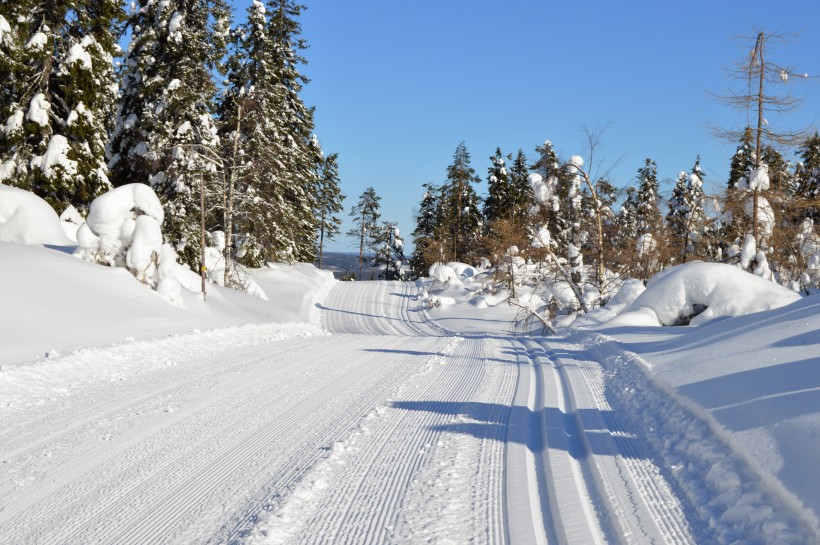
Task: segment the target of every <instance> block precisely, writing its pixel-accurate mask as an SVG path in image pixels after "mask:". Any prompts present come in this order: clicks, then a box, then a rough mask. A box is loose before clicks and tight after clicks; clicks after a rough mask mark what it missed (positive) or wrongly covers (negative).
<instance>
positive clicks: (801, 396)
mask: <svg viewBox="0 0 820 545" xmlns="http://www.w3.org/2000/svg"><path fill="white" fill-rule="evenodd" d="M678 391H679V392H680V393H681V394H683V395H685V396H687V397H689V398H690V399H692V400H693V401H695V402H696V403H698V404H699V405H700V406H702V407H704V408H705V409H709V410H711V411H712V412H713V414H714V415H715V417H716V418H717V419H718V420H719V421H720V423H721V424H722V425H723V426H724V427H726V428H728V429H730V430H732V431H741V430H748V429H752V428H757V427H761V426H767V425H771V424H775V423H777V422H781V421H783V420H784V419H786V418H794V417H798V416H803V415H807V414H813V413H817V412H820V358H807V359H804V360H800V361H795V362H790V363H782V364H778V365H770V366H768V367H762V368H758V369H749V370H747V371H741V372H739V373H732V374H729V375H725V376H721V377H715V378H711V379H707V380H702V381H699V382H693V383H691V384H686V385H684V386H681V387H679V388H678Z"/></svg>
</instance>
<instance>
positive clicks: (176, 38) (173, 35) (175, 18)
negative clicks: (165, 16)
mask: <svg viewBox="0 0 820 545" xmlns="http://www.w3.org/2000/svg"><path fill="white" fill-rule="evenodd" d="M182 20H183V17H182V14H181V13H180V12H178V11H175V12H174V14H173V15H172V16H171V20H170V21H169V22H168V39H169V40H171V41H172V42H181V41H182V33H181V32H180V31H179V29H180V28H182Z"/></svg>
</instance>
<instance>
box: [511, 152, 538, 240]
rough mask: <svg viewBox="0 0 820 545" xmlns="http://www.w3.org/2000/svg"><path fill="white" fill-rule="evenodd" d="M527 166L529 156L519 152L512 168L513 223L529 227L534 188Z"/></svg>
mask: <svg viewBox="0 0 820 545" xmlns="http://www.w3.org/2000/svg"><path fill="white" fill-rule="evenodd" d="M529 171H530V170H529V167H528V166H527V156H526V155H524V150H522V149H520V148H519V150H518V153H517V154H516V156H515V159H513V162H512V166H510V189H511V191H512V198H513V202H512V218H511V219H512V220H513V222H515V223H517V224H519V225H522V226H523V227H524V228H526V227H527V223H528V221H527V220H528V217H529V209H530V205H531V204H532V202H533V194H532V186H531V185H530V182H529V179H528V175H529Z"/></svg>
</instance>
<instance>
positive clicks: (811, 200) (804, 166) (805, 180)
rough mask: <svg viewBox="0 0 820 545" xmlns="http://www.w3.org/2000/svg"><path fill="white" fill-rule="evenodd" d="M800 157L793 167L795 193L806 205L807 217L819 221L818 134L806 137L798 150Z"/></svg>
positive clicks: (819, 148) (819, 169)
mask: <svg viewBox="0 0 820 545" xmlns="http://www.w3.org/2000/svg"><path fill="white" fill-rule="evenodd" d="M798 153H799V155H800V158H801V159H802V160H801V161H800V163H798V165H797V167H796V168H795V175H794V178H795V193H796V195H798V196H799V197H800V198H801V199H802V200H803V201H804V202H805V205H806V209H807V210H806V212H807V217H810V218H812V220H813V221H814V224H815V225H817V224H818V223H820V134H818V133H817V132H815V133H814V136H812V137H810V138H808V139H807V140H806V141H805V142H804V143H803V145H802V146H801V147H800V151H799V152H798Z"/></svg>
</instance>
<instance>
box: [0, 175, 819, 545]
mask: <svg viewBox="0 0 820 545" xmlns="http://www.w3.org/2000/svg"><path fill="white" fill-rule="evenodd" d="M126 187H127V186H126ZM0 188H2V186H0ZM135 192H136V190H133V189H132V190H131V193H130V195H129V194H128V192H125V194H126V196H122V195H118V196H116V197H109V200H110V201H111V204H110V206H108V205H106V206H105V207H103V208H104V209H106V210H107V211H108V212H110V213H109V214H107V215H104V216H105V217H104V218H97V219H95V220H94V221H95V222H97V223H98V224H99V225H109V224H111V225H114V224H116V223H117V221H115V220H116V218H119V221H120V223H119V229H120V232H121V231H122V227H123V225H127V226H128V227H127V229H126V230H127V231H129V232H133V237H134V239H136V238H137V237H145V241H142V242H137V243H136V247H137V248H138V249H139V251H136V250H135V253H134V254H132V255H131V257H130V258H126V259H131V260H132V264H139V265H143V264H146V263H147V264H148V265H149V266H150V265H151V264H152V263H153V261H152V259H149V258H148V257H147V256H148V253H147V251H148V250H151V251H153V249H154V248H156V245H157V239H156V234H157V233H156V231H154V230H153V229H154V226H159V225H160V224H161V217H160V218H159V219H158V218H157V215H158V214H157V213H156V211H153V212H151V211H150V209H151V208H152V203H153V200H152V199H151V198H149V197H147V196H146V195H136V193H135ZM22 193H25V192H22ZM5 196H6V195H5V194H4V195H3V196H2V198H0V211H2V210H4V208H3V206H4V205H5V203H6V202H7V200H8V199H6V198H5ZM40 202H42V201H40ZM129 202H130V203H131V206H132V207H134V206H136V205H137V203H141V204H140V206H144V207H145V208H146V209H147V210H148V211H149V213H147V214H136V215H135V216H134V217H132V216H131V215H130V214H129V213H127V212H126V211H123V210H122V209H121V207H120V206H119V205H120V204H122V203H126V204H127V203H129ZM115 205H116V206H115ZM116 210H119V212H117V211H116ZM129 212H130V210H129ZM160 212H161V208H160ZM0 214H5V213H4V212H0ZM66 218H67V219H68V218H73V219H74V220H75V221H76V220H77V218H76V217H75V214H73V213H70V214H68V215H66ZM52 219H54V220H56V217H55V218H52ZM56 221H58V222H59V220H56ZM89 221H91V214H89ZM64 223H65V222H64ZM140 223H145V224H146V225H150V227H148V228H145V229H144V228H142V227H140V226H139V224H140ZM4 225H5V223H4ZM806 232H807V233H808V230H806ZM86 234H91V235H94V233H92V232H91V230H90V228H88V229H87V230H86ZM94 236H96V235H94ZM128 236H130V235H128ZM806 237H807V239H808V238H809V237H808V234H807V235H806ZM126 238H128V237H126ZM212 239H213V242H214V244H215V246H216V247H215V248H213V250H214V252H216V254H218V252H219V247H220V245H221V239H220V234H219V233H214V234H212ZM132 242H133V240H132ZM807 244H809V245H810V244H811V242H807ZM131 247H132V248H134V245H133V244H132V246H131ZM812 248H813V249H814V247H812ZM159 252H160V256H159V259H158V263H157V267H158V269H159V270H160V274H159V276H162V277H163V278H162V280H160V282H159V285H158V286H157V292H155V291H153V290H151V289H148V288H147V287H146V286H144V285H143V284H141V283H140V282H139V281H138V280H137V279H136V278H134V276H133V275H132V274H129V273H128V272H126V271H125V270H123V269H118V268H110V267H101V266H99V265H95V264H93V263H89V262H86V261H83V260H79V259H76V258H74V257H72V256H71V255H69V254H67V253H65V252H64V251H59V250H57V249H54V248H49V247H43V246H39V245H33V244H17V243H8V242H0V299H1V300H2V301H3V305H4V309H9V310H10V311H6V312H3V313H0V334H1V335H2V338H3V340H4V342H2V343H0V364H2V367H0V400H2V402H0V423H2V426H0V460H2V461H3V468H4V471H3V472H1V473H0V491H2V492H0V541H3V542H9V543H19V544H20V545H30V544H34V543H43V542H82V543H95V542H102V541H106V542H117V543H129V542H138V541H143V542H158V541H168V542H175V543H194V542H197V543H198V542H225V543H280V542H282V543H285V542H286V543H319V542H326V541H333V540H337V539H342V538H344V540H346V541H350V542H354V543H381V542H400V543H408V544H416V543H419V544H420V543H462V542H480V543H492V544H500V543H512V544H513V545H517V544H531V543H601V544H602V543H610V542H612V543H669V544H675V545H683V544H689V545H692V544H700V543H772V544H774V543H778V544H798V543H802V544H805V543H814V542H816V540H817V537H818V535H820V529H819V528H818V516H819V515H820V493H819V492H818V491H820V473H818V472H817V470H816V464H817V460H816V453H817V452H818V451H820V398H818V396H817V392H818V389H820V367H818V365H817V362H818V361H820V351H818V348H820V344H819V343H820V337H818V333H817V332H818V331H820V299H818V296H817V295H812V296H808V297H803V298H801V297H800V296H798V295H796V294H794V293H793V292H790V291H788V290H783V289H782V288H780V287H779V286H776V285H774V284H772V283H771V282H767V281H765V280H762V279H761V278H758V277H756V276H754V275H752V274H749V273H747V272H744V271H742V270H741V269H739V268H738V267H735V266H730V265H719V264H711V263H699V262H694V263H688V264H685V265H681V266H678V267H674V268H671V269H668V270H666V271H664V272H663V273H661V274H659V275H656V276H655V277H654V278H653V279H651V280H650V282H649V285H648V287H647V288H646V289H644V287H643V285H642V283H641V282H639V281H636V280H628V281H626V282H624V284H623V286H622V287H621V289H620V290H619V291H618V293H617V294H615V295H614V296H613V297H612V298H611V299H610V300H609V302H608V304H607V305H606V306H605V307H603V308H601V309H597V310H596V311H593V312H591V313H589V314H587V315H586V316H583V317H582V318H579V319H578V320H576V322H575V324H574V326H576V327H574V328H573V329H568V330H560V331H559V333H558V334H557V335H550V336H548V337H540V336H537V335H520V334H519V333H521V332H520V331H516V330H515V326H514V323H515V320H516V314H517V309H516V308H514V307H512V306H510V305H507V304H505V301H506V298H507V296H508V295H509V292H506V291H505V289H506V288H503V287H501V286H500V285H499V284H498V282H494V281H493V275H494V274H495V271H491V270H485V269H482V268H480V267H470V266H468V265H467V264H464V263H446V264H437V265H436V266H435V267H433V268H431V271H430V272H431V273H440V274H439V276H440V277H441V278H446V281H444V282H442V281H440V280H438V279H435V280H434V279H433V278H428V279H422V280H419V281H418V282H416V283H408V282H334V281H333V280H332V278H331V276H330V274H329V273H327V272H323V271H318V270H317V269H315V268H314V267H313V266H311V265H305V264H296V265H271V266H269V267H265V268H263V269H259V270H253V271H250V274H252V275H253V279H254V281H255V282H256V283H258V285H259V286H260V288H261V289H262V290H263V291H264V292H265V293H266V294H267V295H268V297H269V301H264V300H261V299H259V298H256V297H251V296H248V295H246V294H243V293H239V292H236V291H234V290H230V289H225V288H222V287H219V286H216V285H209V286H208V290H209V292H208V299H207V302H205V301H202V298H201V297H200V296H199V295H198V294H196V293H192V292H190V291H189V290H188V289H187V288H186V287H185V286H184V285H183V284H184V283H179V282H178V281H177V283H176V284H175V283H174V281H175V276H174V274H172V273H174V271H176V270H177V266H176V265H174V264H175V261H174V259H173V258H174V257H175V256H174V254H173V249H172V248H170V247H169V246H167V245H162V246H160V249H159ZM512 253H513V252H510V254H512ZM126 254H127V252H126ZM165 254H167V256H166V255H165ZM216 254H215V255H216ZM166 257H167V259H166ZM510 257H511V258H512V257H517V256H512V255H510ZM508 264H509V263H508ZM517 266H518V265H517ZM520 266H521V270H522V271H526V270H527V268H528V267H530V266H531V265H530V264H524V263H521V264H520ZM164 268H169V270H167V271H165V272H164V273H163V272H162V269H164ZM188 272H189V273H190V275H191V276H192V277H193V278H194V279H198V277H197V276H196V275H195V274H194V273H192V272H191V271H188ZM166 273H167V274H166ZM166 280H169V282H168V283H165V281H166ZM159 291H162V292H167V293H163V294H162V295H160V294H159V293H158V292H159ZM516 295H517V297H518V300H519V301H520V302H521V303H522V304H524V305H525V306H526V305H532V306H538V305H540V304H541V303H543V300H541V301H539V298H540V297H541V296H542V295H543V294H541V293H535V292H533V291H532V290H529V289H528V288H527V287H526V286H516ZM163 296H164V297H165V299H163ZM437 298H438V299H440V300H442V301H443V300H448V302H450V303H451V304H450V305H444V304H442V305H441V306H431V303H432V302H433V301H435V300H436V299H437ZM166 299H170V300H174V299H178V300H179V302H178V304H179V306H175V305H173V304H168V302H167V301H166ZM697 305H703V306H706V307H707V308H706V310H704V312H703V313H702V314H700V315H699V316H696V317H694V318H693V319H692V321H691V322H690V326H689V327H674V328H673V327H664V328H661V327H657V326H658V325H660V324H661V323H666V322H672V323H674V322H676V321H678V319H679V318H680V317H684V318H688V317H689V316H690V315H691V314H692V313H693V312H694V311H695V310H700V308H701V307H697V309H696V306H697ZM707 313H709V314H708V315H707ZM613 315H615V316H616V317H615V318H614V319H612V320H609V321H607V319H608V317H611V316H613ZM704 315H707V316H704ZM730 316H734V317H730ZM718 317H719V319H715V318H718ZM709 318H712V319H709ZM285 322H287V323H285ZM641 324H644V325H650V327H645V326H644V325H641ZM320 327H322V328H324V330H325V331H322V330H320ZM590 329H592V331H590ZM6 339H13V342H6Z"/></svg>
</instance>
